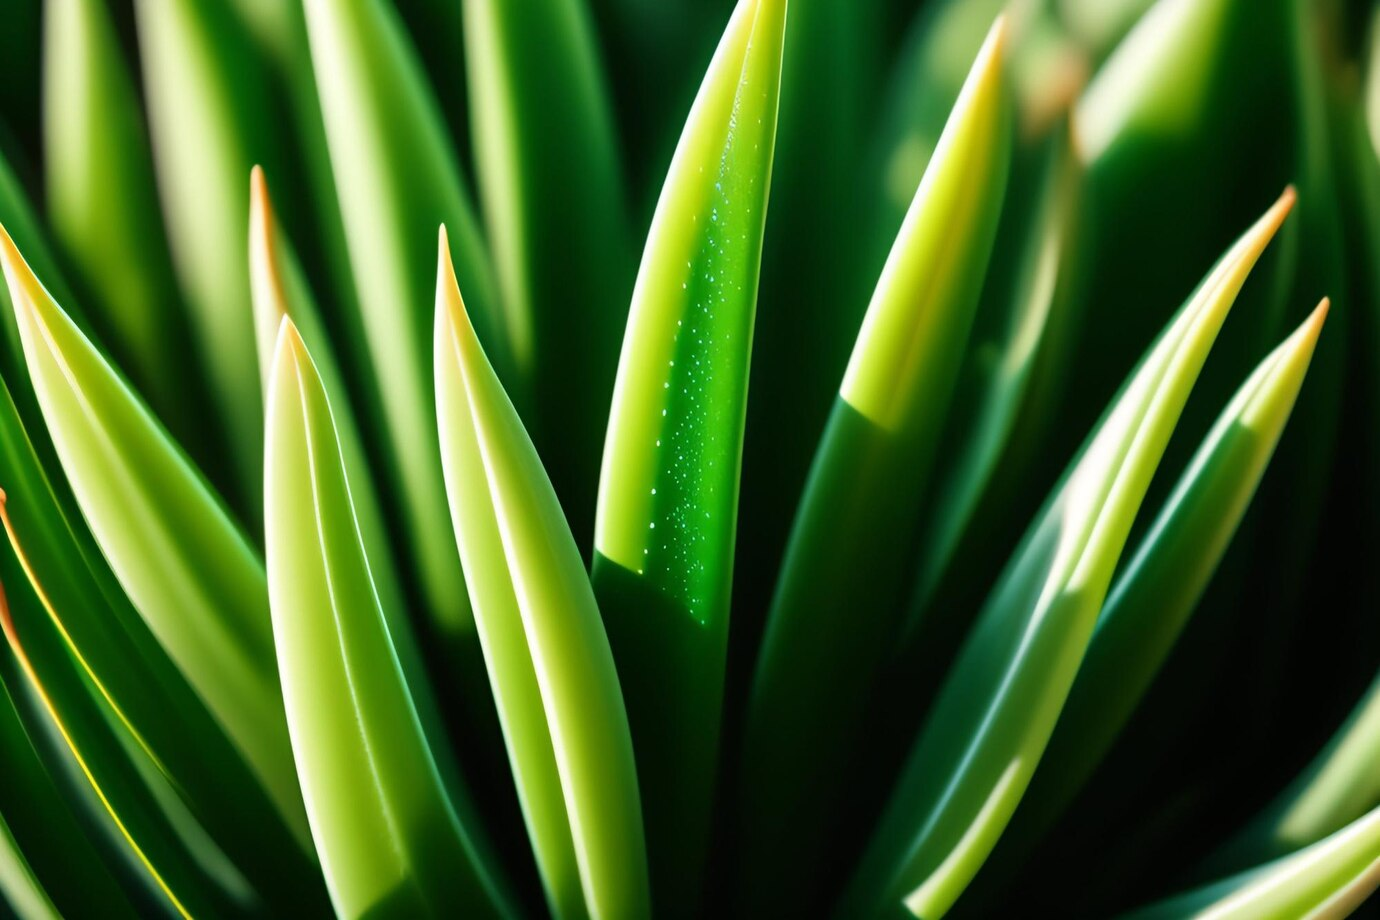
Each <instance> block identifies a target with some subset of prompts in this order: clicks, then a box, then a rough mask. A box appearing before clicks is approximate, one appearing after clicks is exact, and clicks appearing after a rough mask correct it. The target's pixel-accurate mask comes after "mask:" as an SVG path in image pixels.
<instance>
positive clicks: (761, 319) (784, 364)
mask: <svg viewBox="0 0 1380 920" xmlns="http://www.w3.org/2000/svg"><path fill="white" fill-rule="evenodd" d="M881 8H882V4H879V3H838V2H836V0H791V4H790V12H789V15H788V16H787V17H786V43H785V49H784V51H783V55H782V65H781V66H782V72H781V112H780V116H779V120H778V126H777V148H778V149H780V150H782V151H783V152H784V151H789V152H790V155H789V156H784V155H783V156H782V157H781V158H780V159H779V160H777V161H776V163H775V164H774V165H773V167H772V176H773V178H772V189H773V191H772V201H771V209H770V212H769V213H768V215H767V230H766V235H765V237H764V239H763V252H762V282H761V288H760V294H759V295H758V296H759V298H760V301H761V303H762V305H763V306H762V308H761V309H759V310H758V311H757V328H756V330H755V332H754V333H753V343H754V348H753V356H752V388H751V393H750V394H749V398H748V415H747V428H746V433H745V440H744V444H743V473H742V482H743V488H742V496H741V503H742V504H741V509H740V512H739V519H738V541H737V544H738V547H737V559H736V563H735V564H736V567H737V568H738V570H739V571H742V572H748V573H754V572H762V573H764V574H765V573H769V572H772V571H774V570H775V569H776V568H777V566H778V565H780V562H781V553H782V550H783V548H784V547H785V544H786V539H787V537H788V535H789V533H790V527H791V520H792V518H793V516H794V514H795V507H796V502H798V501H799V500H800V490H801V488H802V487H803V486H804V484H805V478H806V476H807V475H808V474H809V471H810V460H811V458H812V457H813V455H814V447H815V444H816V443H818V440H819V433H820V431H822V430H823V428H824V424H825V420H826V419H827V418H828V416H829V410H830V408H831V407H832V406H833V404H834V398H835V396H836V395H837V393H838V380H839V376H840V375H841V374H842V373H843V369H844V367H845V366H846V365H847V363H848V351H849V349H850V348H851V347H852V344H853V337H854V335H855V334H856V332H857V328H858V323H859V322H860V321H861V320H862V315H863V311H864V309H865V308H866V306H867V291H868V289H869V288H870V286H871V284H872V283H873V282H875V280H876V278H875V276H873V277H863V275H864V273H863V272H860V271H858V262H859V257H860V255H861V252H860V250H861V249H862V247H861V245H860V244H861V243H862V242H863V239H864V234H860V233H856V232H852V230H851V228H853V227H855V226H856V225H857V223H858V217H859V215H860V214H861V213H862V212H863V209H864V203H870V200H869V197H868V195H867V194H866V187H865V186H863V185H861V184H860V180H861V179H862V178H863V177H864V176H866V175H867V173H866V172H865V171H864V170H865V169H866V167H867V166H869V165H870V164H869V163H866V162H863V160H862V157H861V153H862V150H863V148H864V146H865V144H866V141H867V136H868V131H867V119H868V117H869V116H870V114H871V111H872V100H873V99H874V98H875V96H876V86H875V85H874V84H875V83H876V77H877V76H878V71H879V70H880V67H879V66H878V62H879V61H881V60H882V59H883V58H884V57H885V53H884V47H883V44H884V36H883V35H882V31H883V30H882V24H881V19H882V9H881ZM704 18H708V17H704ZM844 228H849V229H848V230H847V232H841V230H844ZM889 230H890V231H891V233H892V234H894V233H895V230H896V227H895V226H892V227H890V228H889ZM885 242H886V243H887V244H889V243H890V242H891V237H890V236H888V238H887V240H886V241H885ZM873 255H876V256H878V259H879V260H880V258H881V257H884V255H885V252H884V251H882V252H877V253H873V252H870V251H869V252H868V253H867V257H868V271H869V272H872V271H874V270H875V265H873V264H872V263H871V258H872V256H873ZM878 264H880V261H879V262H878ZM803 368H809V369H810V370H809V373H801V370H802V369H803ZM786 405H789V406H790V411H789V412H782V411H781V407H782V406H786ZM773 587H775V586H774V584H773V582H772V579H771V578H767V577H760V578H759V577H750V578H741V579H738V580H737V582H736V583H735V584H734V603H735V604H737V605H739V606H740V607H741V608H745V609H750V610H761V609H765V607H766V606H767V604H768V603H770V601H771V591H772V589H773ZM762 626H763V624H762V622H761V617H759V616H755V615H754V617H753V618H752V620H749V621H746V622H743V621H740V622H739V624H738V625H737V626H735V630H736V634H735V637H734V644H735V645H738V646H741V647H742V648H744V649H755V648H756V647H757V645H758V643H759V640H760V632H761V629H762ZM730 657H732V656H730ZM743 657H744V662H743V663H744V664H748V663H749V661H748V660H747V656H746V655H745V656H743ZM730 670H733V668H732V667H731V668H730ZM730 682H732V680H731V681H730Z"/></svg>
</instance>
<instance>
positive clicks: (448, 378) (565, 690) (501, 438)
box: [436, 230, 651, 918]
mask: <svg viewBox="0 0 1380 920" xmlns="http://www.w3.org/2000/svg"><path fill="white" fill-rule="evenodd" d="M440 250H441V252H440V266H439V269H438V277H437V291H436V404H437V413H438V421H439V424H440V432H441V459H442V463H443V465H444V468H445V472H446V484H447V491H448V493H449V495H450V511H451V520H452V521H453V522H454V525H455V536H456V541H457V542H458V543H459V545H460V559H461V562H462V563H463V564H464V567H465V577H466V580H467V582H468V583H469V585H470V593H471V598H472V600H473V603H474V615H475V622H476V624H477V626H478V629H479V637H480V641H481V642H482V643H483V645H484V653H485V657H486V660H487V662H488V665H489V678H490V681H491V683H492V685H493V690H494V696H495V698H496V699H497V700H498V709H499V714H500V718H501V719H502V721H503V726H504V733H505V736H506V738H507V742H508V751H509V759H510V761H511V763H512V767H513V774H514V776H515V778H516V780H517V784H518V793H519V797H520V798H521V800H522V804H523V810H524V813H525V815H526V818H527V826H528V833H529V835H530V836H531V838H532V847H533V850H534V851H535V853H536V856H537V864H538V867H539V868H540V870H541V873H542V877H543V880H544V882H545V885H546V890H547V899H548V901H549V903H550V905H551V909H552V912H553V913H554V914H555V915H556V916H558V917H580V916H585V915H586V912H587V914H588V916H591V917H610V918H612V917H643V916H649V915H650V911H651V905H650V903H649V900H648V897H649V892H648V882H647V857H646V851H645V848H644V846H643V834H642V809H641V805H640V803H639V801H638V793H637V785H638V784H637V774H636V770H635V769H634V766H633V749H632V739H631V737H630V735H629V733H628V722H627V715H626V713H625V711H624V708H623V697H622V694H621V692H620V690H619V685H618V674H617V672H616V671H615V670H614V665H613V655H612V653H611V652H610V650H609V645H608V639H607V637H606V636H605V633H604V625H603V622H602V621H601V620H600V617H599V608H598V606H597V605H596V604H595V601H594V592H593V590H592V589H591V587H590V583H589V576H588V575H587V574H586V572H585V568H584V563H583V562H582V561H581V559H580V553H579V549H578V548H577V547H576V545H575V540H574V537H573V536H571V533H570V528H569V526H567V524H566V522H565V516H564V513H563V511H562V509H561V505H560V502H559V501H558V500H557V498H556V493H555V491H554V490H553V488H552V486H551V483H550V481H549V480H548V479H547V477H546V473H545V471H544V470H543V469H542V465H541V461H540V459H538V457H537V453H536V450H535V448H534V447H533V445H532V443H531V441H530V440H528V437H527V434H526V432H525V430H524V429H523V427H522V422H521V421H520V420H519V418H518V415H517V411H516V410H515V409H514V408H513V405H512V403H510V402H509V401H508V397H507V394H505V393H504V392H503V387H502V385H501V384H500V383H499V381H498V377H497V375H496V374H495V373H494V371H493V368H492V367H491V366H490V364H489V361H488V358H486V357H485V355H484V351H483V349H482V348H481V347H480V345H479V340H478V338H477V337H476V336H475V334H474V329H473V327H472V326H471V325H470V321H469V317H468V315H467V314H466V313H465V307H464V303H463V302H462V301H461V299H460V290H459V287H458V286H457V283H456V280H455V274H454V269H453V268H452V266H451V263H450V248H449V245H448V244H447V241H446V238H445V231H444V230H442V233H441V247H440Z"/></svg>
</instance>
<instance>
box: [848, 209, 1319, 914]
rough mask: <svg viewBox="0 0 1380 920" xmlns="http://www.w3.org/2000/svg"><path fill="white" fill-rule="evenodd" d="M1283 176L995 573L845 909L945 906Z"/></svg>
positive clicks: (1009, 805) (1069, 675) (1105, 581)
mask: <svg viewBox="0 0 1380 920" xmlns="http://www.w3.org/2000/svg"><path fill="white" fill-rule="evenodd" d="M1293 202H1294V193H1293V190H1292V189H1289V190H1288V191H1286V192H1285V194H1284V196H1283V197H1281V198H1280V200H1279V201H1278V202H1277V203H1276V204H1275V205H1274V206H1273V207H1272V208H1271V209H1270V210H1269V211H1268V212H1267V213H1266V214H1265V215H1264V216H1263V217H1261V218H1260V220H1259V221H1257V222H1256V224H1255V225H1254V226H1253V227H1251V229H1250V230H1249V231H1247V232H1246V233H1245V234H1244V235H1243V236H1242V237H1241V238H1240V239H1239V240H1238V241H1237V242H1236V243H1235V245H1233V246H1232V248H1231V249H1230V250H1228V252H1227V253H1226V255H1224V256H1223V257H1222V259H1221V260H1220V261H1219V262H1218V263H1217V265H1216V267H1215V268H1214V269H1213V270H1212V272H1211V273H1210V274H1209V275H1208V276H1207V278H1206V279H1204V281H1203V283H1202V284H1201V285H1200V286H1199V287H1198V289H1197V291H1195V292H1194V294H1193V296H1192V297H1190V298H1189V300H1188V302H1187V303H1185V304H1184V306H1183V308H1182V309H1181V310H1180V311H1179V313H1178V314H1177V315H1176V316H1175V318H1174V319H1173V321H1172V322H1171V323H1170V324H1169V326H1168V327H1167V328H1166V329H1165V331H1164V332H1163V333H1162V335H1161V336H1160V338H1159V340H1158V341H1157V342H1156V343H1155V345H1154V346H1153V347H1152V348H1151V350H1150V351H1149V352H1148V353H1147V355H1146V356H1145V358H1144V359H1143V360H1142V362H1141V364H1140V365H1139V367H1138V368H1137V369H1136V371H1135V372H1134V373H1133V374H1132V376H1131V377H1130V378H1129V380H1128V381H1127V383H1126V385H1125V387H1124V388H1123V390H1122V392H1121V394H1120V395H1119V396H1118V397H1117V399H1116V400H1114V402H1113V403H1112V405H1111V406H1110V408H1109V409H1108V412H1107V414H1106V415H1105V416H1104V418H1103V420H1102V422H1101V424H1100V425H1099V426H1098V427H1097V429H1096V430H1095V431H1094V433H1093V435H1092V437H1091V438H1090V440H1089V441H1088V443H1087V446H1086V448H1085V450H1084V451H1083V453H1082V455H1081V456H1080V457H1079V458H1078V459H1077V460H1076V461H1075V462H1074V464H1073V466H1072V467H1071V468H1070V470H1069V472H1068V474H1067V476H1066V478H1065V480H1064V482H1063V484H1062V485H1061V486H1060V487H1059V488H1058V489H1057V490H1056V492H1055V494H1054V496H1053V497H1052V499H1051V501H1050V503H1049V505H1048V506H1047V507H1046V508H1045V510H1044V511H1043V512H1042V513H1041V515H1040V516H1039V517H1037V518H1036V520H1035V522H1034V524H1033V525H1032V527H1031V529H1030V530H1029V531H1028V533H1027V536H1026V538H1025V541H1024V543H1023V544H1022V546H1021V548H1020V549H1019V550H1018V551H1017V553H1016V555H1015V556H1014V557H1012V559H1011V562H1010V563H1009V564H1008V566H1007V569H1006V571H1005V573H1004V574H1003V575H1002V577H1001V579H1000V580H999V581H998V583H997V584H996V586H995V587H994V588H993V591H992V593H991V595H990V596H989V598H988V600H987V603H986V605H985V606H984V608H983V610H982V613H981V614H980V615H979V618H978V620H977V622H976V624H975V625H974V627H973V630H972V632H970V633H969V636H968V640H967V642H966V643H965V645H964V647H963V650H962V652H961V653H960V654H959V657H958V659H957V660H956V661H955V663H954V665H953V668H952V670H951V671H950V672H949V675H948V678H947V679H946V681H945V683H944V686H943V689H942V690H941V691H940V694H939V697H938V699H937V701H936V703H935V705H934V709H933V710H932V711H931V713H930V715H929V718H928V721H927V723H926V725H925V727H924V728H923V729H922V731H921V733H920V735H919V737H918V739H917V741H916V743H915V745H914V746H913V747H912V749H911V754H910V757H909V759H908V760H907V763H906V766H905V768H904V770H903V771H902V774H901V778H900V780H899V782H898V784H897V787H896V789H895V791H894V792H893V794H892V796H891V799H890V801H889V803H888V805H887V808H886V811H885V813H884V815H883V818H882V821H881V825H880V827H879V829H878V831H877V833H876V834H875V836H874V838H873V840H872V843H871V844H870V846H869V847H868V851H867V853H866V855H865V856H864V858H863V863H862V867H861V868H860V870H859V871H858V873H857V875H856V876H855V877H854V880H853V882H852V886H851V888H850V892H849V894H848V896H847V899H846V900H845V902H844V908H843V910H842V913H841V914H840V915H841V916H854V915H857V913H859V912H863V913H866V912H869V911H873V910H877V909H879V908H886V909H895V908H896V907H898V906H902V905H903V906H904V907H905V908H906V909H907V910H909V911H910V912H911V913H912V914H914V915H916V916H917V917H925V918H927V920H933V918H937V917H939V916H942V915H943V914H944V913H946V912H947V911H948V910H949V908H950V907H952V906H953V903H954V902H955V901H956V900H957V898H958V897H959V895H960V894H962V892H963V890H964V889H965V888H966V887H967V885H968V883H969V882H970V881H972V878H973V876H974V875H975V874H976V873H977V871H978V869H979V868H980V867H981V866H982V864H983V862H985V860H986V858H987V855H988V854H989V853H990V852H991V850H992V847H993V846H995V844H996V842H997V839H998V838H999V837H1000V835H1001V834H1002V832H1003V831H1004V829H1005V827H1006V824H1007V822H1008V821H1009V820H1010V819H1011V815H1012V812H1013V811H1014V810H1015V808H1016V805H1017V804H1018V803H1019V802H1020V799H1021V796H1022V795H1023V794H1024V792H1025V789H1026V786H1027V785H1028V784H1029V782H1030V777H1031V774H1032V773H1033V772H1034V770H1035V767H1036V765H1037V764H1038V763H1039V760H1040V756H1041V755H1042V754H1043V752H1044V749H1045V745H1046V744H1047V742H1048V741H1049V737H1050V733H1051V732H1052V731H1053V730H1054V725H1055V721H1056V720H1057V718H1058V716H1059V712H1060V709H1061V708H1062V706H1063V704H1064V701H1065V698H1066V697H1067V695H1068V692H1069V689H1070V687H1071V685H1072V683H1073V679H1074V676H1075V675H1076V673H1077V670H1078V665H1079V662H1080V661H1081V659H1082V657H1083V654H1084V651H1085V650H1086V647H1087V643H1088V639H1089V637H1090V636H1091V634H1092V631H1093V627H1094V625H1095V624H1096V622H1097V616H1098V613H1099V611H1100V610H1101V608H1102V602H1103V600H1104V598H1105V596H1106V592H1107V588H1108V586H1109V584H1110V583H1111V579H1112V573H1113V572H1114V570H1115V568H1116V564H1117V561H1118V559H1119V558H1120V556H1121V551H1122V548H1123V546H1124V545H1125V542H1126V538H1127V536H1128V535H1129V533H1130V529H1131V525H1132V523H1133V522H1134V519H1135V516H1136V513H1137V511H1138V509H1139V507H1140V503H1141V501H1142V500H1143V499H1144V497H1145V491H1146V489H1147V488H1149V485H1150V479H1151V477H1152V476H1153V474H1154V472H1155V468H1156V467H1157V466H1158V464H1159V461H1160V458H1161V457H1162V456H1163V453H1164V449H1165V447H1166V445H1167V444H1168V441H1169V436H1170V434H1171V433H1172V432H1173V430H1174V427H1175V425H1176V424H1177V422H1178V419H1179V415H1180V413H1181V412H1182V411H1183V407H1184V403H1185V402H1187V400H1188V395H1189V393H1190V392H1191V391H1192V389H1193V385H1194V383H1195V382H1196V380H1197V378H1198V374H1199V372H1200V371H1201V370H1202V366H1203V364H1204V362H1205V361H1206V359H1207V355H1208V352H1209V350H1210V349H1211V347H1212V344H1213V342H1214V341H1215V340H1216V337H1217V333H1218V331H1219V329H1220V328H1221V325H1222V322H1223V320H1225V319H1226V315H1227V312H1228V311H1229V310H1230V308H1231V306H1232V304H1233V302H1234V301H1235V299H1236V295H1237V293H1238V292H1239V291H1240V289H1241V287H1242V285H1243V284H1244V283H1245V280H1246V276H1247V275H1248V274H1249V272H1250V270H1251V268H1252V267H1253V266H1254V265H1255V263H1256V261H1257V260H1258V259H1259V257H1260V255H1261V253H1262V252H1263V251H1264V249H1265V246H1266V244H1267V243H1268V242H1269V241H1270V239H1271V238H1272V237H1273V236H1274V234H1275V232H1276V230H1278V228H1279V226H1280V224H1281V223H1282V222H1283V220H1284V218H1285V216H1286V215H1287V214H1288V212H1289V209H1290V208H1291V207H1292V205H1293Z"/></svg>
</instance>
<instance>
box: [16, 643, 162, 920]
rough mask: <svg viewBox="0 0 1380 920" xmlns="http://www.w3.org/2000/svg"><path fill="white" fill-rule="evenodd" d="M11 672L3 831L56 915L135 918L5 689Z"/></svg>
mask: <svg viewBox="0 0 1380 920" xmlns="http://www.w3.org/2000/svg"><path fill="white" fill-rule="evenodd" d="M7 660H8V658H7ZM12 674H13V672H12V671H8V670H6V671H5V672H4V677H0V757H3V758H4V761H5V782H4V784H3V785H0V815H4V818H3V822H4V825H5V828H4V833H5V834H6V836H7V837H8V838H9V840H10V841H11V844H10V845H11V846H12V847H13V848H14V849H15V850H17V851H18V856H19V857H20V858H22V859H23V861H24V869H25V870H26V872H27V873H28V874H29V875H30V876H31V877H32V879H33V884H34V885H36V886H37V887H38V888H39V890H40V891H42V892H43V897H44V898H45V899H51V901H52V903H53V905H54V907H55V908H56V910H57V911H58V916H67V917H81V916H99V915H102V914H105V915H109V916H111V917H121V918H133V917H134V916H135V912H134V910H133V908H132V907H131V906H130V904H129V903H128V901H127V900H126V898H125V896H124V893H123V892H122V891H121V890H120V887H119V884H118V883H117V882H116V881H115V878H114V877H113V876H112V875H111V873H110V872H109V870H108V869H107V868H106V866H105V865H104V864H103V863H102V861H101V857H100V854H99V852H98V851H97V848H96V847H95V846H93V845H92V842H91V841H90V840H89V839H88V837H87V835H86V831H85V829H84V828H83V827H82V826H81V825H80V824H78V822H77V819H76V817H75V816H74V814H73V812H72V810H71V809H70V808H69V806H68V801H67V800H65V799H64V797H63V795H62V793H61V791H60V790H59V789H58V788H57V786H56V784H55V783H54V782H53V780H52V778H51V777H50V776H49V774H48V771H47V768H46V767H45V765H44V763H43V761H42V759H41V757H40V755H39V752H38V751H37V750H36V749H35V747H34V745H33V743H32V742H31V741H30V740H29V736H28V734H27V732H26V730H25V727H24V724H23V720H22V719H21V717H20V714H19V712H18V710H17V708H16V706H15V700H14V699H13V698H12V696H11V694H10V689H9V687H8V686H7V681H8V680H9V679H10V677H11V676H12ZM0 874H4V873H0ZM20 884H24V883H23V882H20ZM9 885H10V882H8V881H2V882H0V892H3V894H4V895H5V896H6V897H12V894H11V892H10V889H9Z"/></svg>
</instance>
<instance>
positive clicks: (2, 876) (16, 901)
mask: <svg viewBox="0 0 1380 920" xmlns="http://www.w3.org/2000/svg"><path fill="white" fill-rule="evenodd" d="M0 895H3V896H4V899H5V902H6V903H7V904H8V906H9V908H10V909H11V910H13V911H14V912H15V914H16V915H17V916H18V917H19V918H20V920H61V917H62V914H60V913H58V909H57V908H56V907H55V906H53V902H52V900H51V899H49V897H48V892H46V891H44V890H43V884H42V883H41V882H40V881H39V880H38V878H37V877H36V876H35V875H34V872H33V870H32V869H30V868H29V864H28V862H27V861H26V860H25V859H24V854H23V853H22V852H20V850H19V844H18V843H16V842H15V839H14V835H13V834H11V833H10V828H9V825H7V824H6V823H5V818H4V816H3V815H0Z"/></svg>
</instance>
